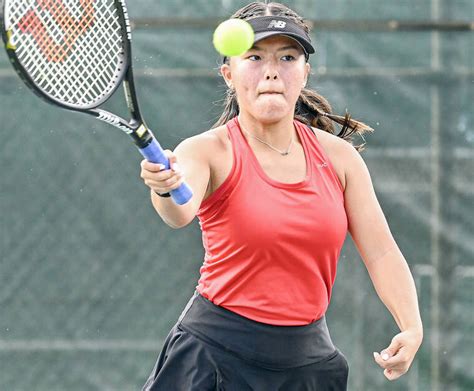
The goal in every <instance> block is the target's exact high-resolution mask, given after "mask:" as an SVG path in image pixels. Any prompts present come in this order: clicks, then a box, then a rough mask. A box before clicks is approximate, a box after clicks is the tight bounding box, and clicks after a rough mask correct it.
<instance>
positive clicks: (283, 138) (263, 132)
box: [238, 112, 296, 150]
mask: <svg viewBox="0 0 474 391" xmlns="http://www.w3.org/2000/svg"><path fill="white" fill-rule="evenodd" d="M238 120H239V124H240V126H241V128H242V130H244V133H245V132H248V133H250V134H251V135H253V136H256V137H258V138H259V139H261V140H264V141H266V142H267V143H269V144H271V145H273V146H274V147H276V148H278V149H281V150H284V149H286V148H287V147H288V142H289V141H290V140H291V138H292V137H293V138H296V135H295V127H294V124H293V117H292V116H291V117H287V118H284V119H282V120H279V121H276V122H262V121H259V120H258V119H256V118H255V117H253V116H251V115H248V114H246V113H242V112H241V113H240V114H239V116H238Z"/></svg>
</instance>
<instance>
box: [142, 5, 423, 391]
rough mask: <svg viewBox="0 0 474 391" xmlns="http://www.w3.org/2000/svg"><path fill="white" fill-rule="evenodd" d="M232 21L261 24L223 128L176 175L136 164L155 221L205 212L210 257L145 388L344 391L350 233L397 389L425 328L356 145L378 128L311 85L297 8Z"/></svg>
mask: <svg viewBox="0 0 474 391" xmlns="http://www.w3.org/2000/svg"><path fill="white" fill-rule="evenodd" d="M233 17H235V18H240V19H245V20H247V21H248V22H249V23H250V24H251V25H252V26H253V28H254V30H255V32H256V34H255V43H254V46H253V47H252V48H251V49H250V50H249V51H248V52H246V53H245V54H243V55H241V56H237V57H231V58H225V59H224V62H223V64H222V66H221V74H222V76H223V78H224V81H225V82H226V84H227V86H228V96H227V101H226V105H225V111H224V113H223V114H222V116H221V118H220V119H219V121H218V123H217V124H216V125H215V127H214V128H212V129H211V130H209V131H207V132H205V133H202V134H200V135H197V136H194V137H191V138H189V139H186V140H185V141H183V142H182V143H181V144H180V145H179V146H178V147H177V148H176V150H175V151H174V153H171V152H170V151H167V153H168V156H169V158H170V160H171V163H172V169H171V170H165V169H164V167H162V166H160V165H156V164H152V163H150V162H147V161H143V162H142V171H141V176H142V178H143V179H144V182H145V184H146V185H147V186H149V187H150V189H151V198H152V202H153V205H154V207H155V209H156V211H157V212H158V214H159V215H160V216H161V217H162V219H163V220H164V221H165V222H166V223H167V224H168V225H169V226H171V227H173V228H180V227H184V226H185V225H187V224H189V223H190V222H191V221H192V220H193V219H194V217H195V216H197V217H198V219H199V222H200V225H201V229H202V238H203V244H204V249H205V259H204V263H203V265H202V267H201V269H200V279H199V282H198V285H197V287H196V291H195V293H194V295H193V296H192V298H191V299H190V300H189V302H188V304H187V305H186V307H185V309H184V311H183V312H182V314H181V316H180V317H179V319H178V321H177V323H176V325H175V326H174V327H173V328H172V330H171V331H170V333H169V335H168V337H167V338H166V341H165V343H164V347H163V350H162V352H161V354H160V355H159V357H158V360H157V362H156V365H155V367H154V369H153V371H152V373H151V375H150V377H149V379H148V380H147V382H146V384H145V386H144V388H143V389H144V390H160V391H205V390H225V391H233V390H235V391H246V390H257V391H276V390H280V391H285V390H288V391H297V390H317V391H324V390H333V391H334V390H346V389H347V378H348V363H347V361H346V359H345V357H344V355H343V354H342V353H341V352H340V351H339V350H338V349H337V348H336V347H335V346H334V344H333V342H332V341H331V337H330V334H329V331H328V327H327V325H326V320H325V312H326V310H327V308H328V305H329V303H330V299H331V289H332V286H333V284H334V280H335V277H336V268H337V262H338V258H339V255H340V251H341V247H342V246H343V243H344V239H345V237H346V234H347V232H350V234H351V236H352V238H353V240H354V242H355V244H356V246H357V248H358V250H359V252H360V255H361V257H362V259H363V261H364V263H365V266H366V267H367V270H368V272H369V275H370V277H371V280H372V282H373V284H374V286H375V289H376V291H377V293H378V295H379V296H380V299H381V300H382V301H383V303H384V304H385V305H386V307H387V308H388V310H389V311H390V312H391V314H392V315H393V318H394V319H395V321H396V323H397V325H398V327H399V328H400V333H398V334H397V335H395V336H394V337H393V339H392V340H391V343H390V345H389V346H388V347H386V348H385V349H383V350H382V351H381V352H377V353H374V359H375V361H376V362H377V364H378V365H380V367H381V368H383V369H384V371H383V372H384V375H385V376H386V378H387V379H389V380H395V379H397V378H399V377H400V376H402V375H403V374H404V373H406V372H407V371H408V369H409V367H410V364H411V363H412V361H413V359H414V357H415V354H416V352H417V350H418V348H419V346H420V344H421V341H422V335H423V329H422V322H421V318H420V313H419V308H418V300H417V294H416V289H415V285H414V281H413V278H412V275H411V273H410V270H409V267H408V265H407V262H406V261H405V259H404V257H403V255H402V253H401V252H400V250H399V248H398V246H397V244H396V243H395V241H394V238H393V237H392V235H391V233H390V230H389V227H388V225H387V222H386V219H385V217H384V215H383V212H382V210H381V208H380V206H379V203H378V201H377V198H376V195H375V193H374V189H373V185H372V182H371V179H370V175H369V172H368V170H367V167H366V165H365V163H364V161H363V160H362V158H361V156H360V154H359V151H358V149H359V148H358V147H359V146H353V145H352V139H353V136H354V135H355V134H357V133H359V134H362V133H364V132H365V131H367V130H369V129H370V128H368V127H367V126H366V125H364V124H362V123H360V122H357V121H354V120H351V119H350V118H349V117H348V116H346V117H339V116H336V115H333V114H332V113H331V107H330V106H329V104H328V103H327V101H326V99H324V98H323V97H322V96H320V95H319V94H318V93H316V92H315V91H312V90H310V89H309V88H306V83H307V80H308V77H309V75H310V65H309V63H308V58H309V56H310V55H311V54H312V53H314V51H315V50H314V48H313V44H312V43H311V39H310V37H309V35H308V32H309V27H308V25H307V24H305V22H304V21H303V19H302V18H301V17H300V16H298V15H297V14H296V13H295V12H294V11H292V10H290V9H289V8H287V7H285V6H283V5H281V4H278V3H269V4H265V3H263V2H253V3H251V4H248V5H247V6H245V7H244V8H242V9H240V10H239V11H237V13H236V14H234V15H233ZM333 121H336V122H339V123H341V124H342V125H343V126H342V128H343V130H342V131H341V132H340V133H339V134H338V135H335V134H334V128H333ZM184 175H186V180H187V182H188V184H189V185H190V186H191V187H192V189H193V191H194V197H193V199H192V201H190V202H189V203H188V204H186V205H182V206H178V205H176V204H175V203H174V202H173V201H172V200H171V199H170V198H169V197H168V196H169V192H170V190H172V189H175V188H176V187H178V186H179V185H180V184H181V183H182V182H183V180H184ZM177 267H179V265H178V264H177ZM374 327H376V326H374ZM367 359H368V358H367ZM371 359H372V358H371Z"/></svg>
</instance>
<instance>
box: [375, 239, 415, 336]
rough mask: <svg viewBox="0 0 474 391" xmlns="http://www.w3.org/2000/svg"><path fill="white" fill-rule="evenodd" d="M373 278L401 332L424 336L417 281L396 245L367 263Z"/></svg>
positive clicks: (378, 292)
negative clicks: (411, 331) (408, 331)
mask: <svg viewBox="0 0 474 391" xmlns="http://www.w3.org/2000/svg"><path fill="white" fill-rule="evenodd" d="M366 267H367V270H368V272H369V275H370V278H371V279H372V282H373V284H374V287H375V290H376V291H377V294H378V295H379V297H380V299H381V300H382V302H383V303H384V304H385V306H386V307H387V309H388V310H389V311H390V313H391V314H392V316H393V318H394V319H395V321H396V323H397V325H398V327H399V328H400V330H401V331H406V330H408V329H410V330H413V331H416V332H417V333H419V334H420V337H422V335H423V326H422V321H421V316H420V310H419V307H418V297H417V293H416V287H415V282H414V280H413V276H412V274H411V272H410V269H409V267H408V264H407V262H406V260H405V258H404V257H403V254H402V253H401V252H400V250H399V249H398V247H397V246H396V245H395V247H394V248H393V249H392V250H390V251H389V252H387V253H386V254H384V255H383V256H382V257H380V258H378V259H376V260H373V261H371V262H370V263H366Z"/></svg>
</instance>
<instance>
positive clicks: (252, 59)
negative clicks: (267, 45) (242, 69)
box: [247, 54, 261, 61]
mask: <svg viewBox="0 0 474 391" xmlns="http://www.w3.org/2000/svg"><path fill="white" fill-rule="evenodd" d="M247 60H250V61H258V60H261V57H260V56H258V55H256V54H251V55H250V56H248V57H247Z"/></svg>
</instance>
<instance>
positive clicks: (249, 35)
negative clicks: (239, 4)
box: [212, 19, 255, 57]
mask: <svg viewBox="0 0 474 391" xmlns="http://www.w3.org/2000/svg"><path fill="white" fill-rule="evenodd" d="M254 37H255V34H254V31H253V28H252V26H251V25H250V23H248V22H246V21H245V20H242V19H229V20H226V21H225V22H222V23H221V24H220V25H219V26H217V28H216V31H214V37H213V41H212V42H213V43H214V47H215V48H216V50H217V51H218V52H219V53H220V54H222V55H223V56H228V57H232V56H240V55H241V54H243V53H245V52H246V51H247V50H249V49H250V48H251V47H252V46H253V40H254Z"/></svg>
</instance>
